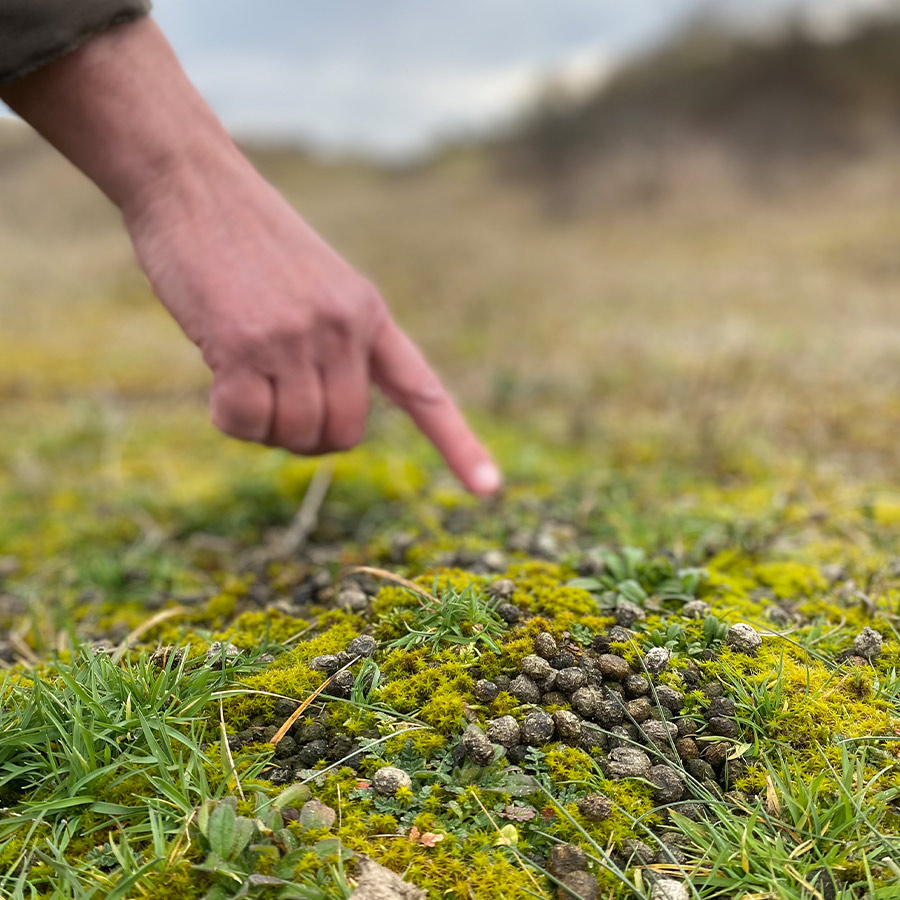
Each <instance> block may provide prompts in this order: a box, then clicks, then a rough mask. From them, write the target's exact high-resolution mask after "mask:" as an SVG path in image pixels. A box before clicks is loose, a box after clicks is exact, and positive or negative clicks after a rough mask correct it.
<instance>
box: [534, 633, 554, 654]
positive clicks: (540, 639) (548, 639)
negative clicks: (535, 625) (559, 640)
mask: <svg viewBox="0 0 900 900" xmlns="http://www.w3.org/2000/svg"><path fill="white" fill-rule="evenodd" d="M534 652H535V653H537V655H538V656H541V657H543V658H544V659H552V658H553V657H554V656H556V654H557V653H558V652H559V648H558V647H557V644H556V638H555V637H553V635H552V634H550V633H549V632H547V631H542V632H541V633H540V634H538V635H537V636H536V637H535V639H534Z"/></svg>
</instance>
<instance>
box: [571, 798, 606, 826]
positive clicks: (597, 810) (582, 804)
mask: <svg viewBox="0 0 900 900" xmlns="http://www.w3.org/2000/svg"><path fill="white" fill-rule="evenodd" d="M578 811H579V812H580V813H581V814H582V815H583V816H584V817H585V818H586V819H587V820H588V822H602V821H603V820H604V819H608V818H609V817H610V816H611V815H612V812H613V805H612V801H611V800H610V799H609V797H604V796H603V794H588V795H587V797H582V798H581V800H579V801H578Z"/></svg>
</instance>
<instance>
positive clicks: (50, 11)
mask: <svg viewBox="0 0 900 900" xmlns="http://www.w3.org/2000/svg"><path fill="white" fill-rule="evenodd" d="M149 10H150V0H0V84H2V83H3V82H7V81H12V80H13V79H15V78H19V77H21V76H22V75H27V74H28V73H29V72H32V71H34V70H35V69H37V68H39V67H40V66H42V65H44V64H45V63H48V62H50V61H51V60H54V59H57V58H58V57H60V56H64V55H65V54H66V53H70V52H71V51H72V50H74V49H75V48H76V47H78V46H79V45H80V44H83V43H84V42H85V41H86V40H87V39H88V38H90V37H92V36H93V35H95V34H97V33H98V32H100V31H103V30H104V29H106V28H109V27H110V26H111V25H117V24H119V23H120V22H130V21H132V20H134V19H137V18H140V17H141V16H143V15H146V13H147V12H149Z"/></svg>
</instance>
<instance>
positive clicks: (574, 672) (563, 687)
mask: <svg viewBox="0 0 900 900" xmlns="http://www.w3.org/2000/svg"><path fill="white" fill-rule="evenodd" d="M585 681H587V675H585V672H584V669H581V668H579V667H578V666H569V667H568V668H566V669H560V670H559V671H558V672H557V673H556V689H557V690H558V691H562V693H564V694H573V693H574V692H575V691H577V690H578V688H580V687H584V683H585Z"/></svg>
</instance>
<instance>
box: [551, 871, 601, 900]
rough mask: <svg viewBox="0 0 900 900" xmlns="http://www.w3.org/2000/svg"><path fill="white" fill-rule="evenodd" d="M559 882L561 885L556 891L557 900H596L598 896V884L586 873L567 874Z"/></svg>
mask: <svg viewBox="0 0 900 900" xmlns="http://www.w3.org/2000/svg"><path fill="white" fill-rule="evenodd" d="M559 880H560V882H562V883H561V884H560V885H559V887H558V888H557V889H556V896H557V898H558V900H575V898H577V900H597V898H598V897H599V896H600V884H599V882H598V881H597V879H596V878H594V876H593V875H590V874H588V873H587V872H569V874H568V875H563V877H562V878H560V879H559Z"/></svg>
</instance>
